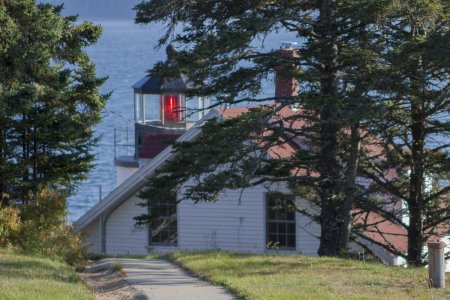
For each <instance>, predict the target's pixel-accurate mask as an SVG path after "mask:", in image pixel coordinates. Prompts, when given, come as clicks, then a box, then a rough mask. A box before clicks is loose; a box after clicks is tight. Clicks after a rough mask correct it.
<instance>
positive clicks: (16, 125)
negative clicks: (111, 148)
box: [0, 0, 107, 202]
mask: <svg viewBox="0 0 450 300" xmlns="http://www.w3.org/2000/svg"><path fill="white" fill-rule="evenodd" d="M61 10H62V6H52V5H49V4H36V3H35V1H34V0H2V1H0V24H1V29H0V36H1V37H0V66H1V68H0V136H1V138H0V168H1V172H0V195H2V197H3V198H4V199H10V200H13V201H14V202H28V201H30V200H32V199H33V195H34V194H35V193H36V192H37V191H38V190H40V189H41V188H43V187H53V188H56V189H65V190H67V191H71V189H72V188H73V187H75V185H76V184H77V183H78V182H79V181H80V180H81V179H83V178H85V176H86V174H87V172H88V171H89V170H90V169H91V167H92V161H93V159H94V156H93V154H92V149H93V148H92V147H93V146H94V144H95V142H96V138H94V132H93V126H94V125H95V124H97V123H98V122H99V121H100V120H101V117H100V112H101V110H102V108H103V106H104V104H105V101H106V99H107V95H100V94H99V90H98V88H99V86H100V85H101V84H102V83H103V82H104V80H105V79H104V78H98V77H97V76H96V74H95V66H94V64H93V63H92V62H91V61H90V60H89V57H88V56H87V54H86V52H85V48H86V47H87V46H90V45H92V44H94V43H95V42H96V41H97V40H98V38H99V36H100V34H101V31H102V29H101V27H100V26H96V25H93V24H92V23H90V22H83V23H77V19H76V17H61V15H60V13H61Z"/></svg>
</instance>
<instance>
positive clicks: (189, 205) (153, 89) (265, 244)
mask: <svg viewBox="0 0 450 300" xmlns="http://www.w3.org/2000/svg"><path fill="white" fill-rule="evenodd" d="M172 50H173V49H169V50H168V54H170V51H172ZM282 51H284V53H282V54H283V55H286V54H287V55H289V54H292V53H293V52H292V49H283V50H282ZM168 63H170V55H169V59H168ZM275 81H276V95H277V96H278V97H280V96H281V97H282V96H283V95H287V94H288V95H292V94H293V93H296V89H297V84H296V82H295V81H293V80H289V79H288V80H286V79H285V78H282V77H279V76H276V80H275ZM188 88H189V84H188V83H187V82H186V80H185V79H184V78H181V77H180V78H177V79H171V80H164V81H163V82H159V81H158V80H156V79H154V78H151V77H145V78H143V79H142V80H141V81H139V82H138V83H137V84H136V85H135V86H134V89H135V121H136V134H135V135H136V143H135V146H136V152H135V155H134V156H132V157H126V156H118V157H116V158H115V163H116V167H117V168H116V171H117V178H118V186H117V187H116V189H114V190H113V191H112V192H111V193H110V194H109V195H107V196H106V197H105V198H104V199H103V200H102V201H100V202H98V203H97V204H96V205H95V206H94V207H92V208H91V209H90V210H89V211H88V212H86V213H85V214H84V215H83V216H82V217H81V218H80V219H78V220H77V221H76V222H75V223H74V227H75V229H76V230H77V231H81V232H83V233H84V234H85V236H86V241H87V244H88V249H89V251H90V252H93V253H105V254H112V255H115V254H125V255H126V254H147V253H149V252H152V251H157V252H168V251H174V250H190V251H191V250H218V249H220V250H225V251H239V252H258V253H262V252H265V251H270V250H271V249H270V248H271V245H273V243H274V242H277V245H278V247H279V248H280V249H282V250H283V251H295V252H299V253H304V254H306V255H317V250H318V247H319V239H318V237H319V235H320V226H319V224H317V223H316V222H313V221H312V220H311V219H309V218H308V217H307V216H305V215H303V214H300V213H298V212H295V211H290V210H289V209H286V208H284V207H283V208H282V207H281V206H279V205H277V203H279V202H280V201H281V202H283V201H287V200H295V201H296V202H297V203H298V204H299V205H300V206H302V207H306V208H307V209H310V210H312V211H314V210H315V209H316V208H314V207H312V206H311V205H309V204H308V203H307V202H305V201H304V200H302V199H301V198H299V197H297V198H294V196H293V194H292V192H291V191H290V190H289V188H288V187H287V186H286V184H284V183H271V184H266V185H264V184H261V185H259V186H255V187H253V188H248V189H246V190H244V191H243V192H242V194H241V191H234V190H225V191H223V192H222V193H221V196H220V197H219V200H218V201H217V202H214V203H197V204H194V203H193V202H192V201H188V200H184V201H181V202H179V203H178V204H177V200H178V199H180V195H168V196H167V197H166V198H165V199H161V200H160V201H159V202H158V203H154V206H155V207H158V208H159V215H160V219H161V224H159V225H158V226H157V228H153V230H152V229H151V228H149V227H147V226H145V227H139V226H136V222H135V220H134V219H133V218H134V217H136V216H138V215H141V214H143V213H146V212H147V211H146V209H147V208H144V207H142V206H138V205H137V204H138V203H139V202H140V201H142V199H139V197H138V194H139V192H140V191H141V190H142V188H143V187H144V185H145V183H146V181H147V180H148V179H149V178H150V177H151V176H153V175H154V174H155V172H156V170H157V169H159V168H160V167H161V166H163V165H164V163H165V162H166V161H168V160H170V159H172V158H173V157H174V156H175V155H177V154H176V153H175V152H174V151H173V149H172V147H171V146H168V147H166V145H165V144H164V143H163V140H164V139H167V138H172V139H175V138H176V139H177V141H192V140H194V139H196V138H197V137H198V136H199V134H200V133H201V130H202V124H203V123H204V121H205V120H207V119H211V118H218V119H223V118H232V117H234V116H237V115H238V114H240V113H242V112H243V111H245V110H246V108H227V109H225V110H216V109H214V110H211V111H209V113H206V115H205V114H203V113H202V114H200V113H196V114H192V115H190V116H188V115H185V114H183V112H181V110H180V109H179V107H186V106H188V109H189V108H193V109H198V108H200V109H203V108H205V107H207V106H209V104H208V103H209V102H208V99H201V98H198V99H197V98H195V99H194V101H192V99H191V103H192V102H193V103H194V105H193V106H192V105H191V106H189V105H187V104H186V102H185V96H184V91H186V89H188ZM280 113H281V114H284V115H286V116H288V115H292V114H295V113H296V112H295V110H292V109H290V108H287V107H286V108H284V109H283V110H282V111H281V112H280ZM300 142H301V141H299V143H300ZM294 146H295V145H294ZM271 151H272V152H273V153H269V155H274V156H280V155H281V156H283V155H290V153H293V151H295V149H294V148H293V145H290V144H289V143H286V144H285V147H279V148H277V149H272V150H271ZM384 226H385V227H386V228H384V230H386V232H388V233H389V232H390V231H391V233H392V239H393V242H395V243H397V244H405V239H401V238H400V239H399V237H398V235H397V233H398V232H399V231H400V230H401V229H400V227H399V226H397V225H395V224H392V223H389V224H385V225H384ZM371 238H373V239H375V240H377V239H379V242H380V243H383V242H384V241H385V240H384V239H383V238H382V237H378V236H377V235H376V234H375V235H374V234H372V236H371ZM388 238H389V235H388ZM359 242H360V243H362V244H364V245H365V247H366V248H368V249H370V251H371V252H372V253H373V254H375V255H376V256H378V257H379V258H380V259H381V260H382V261H383V262H385V263H388V264H401V263H402V260H401V259H400V258H399V257H395V256H393V255H392V254H390V253H389V252H388V251H386V250H385V249H384V248H383V247H381V246H379V245H375V244H373V243H370V242H368V241H367V240H364V239H363V238H361V239H360V240H359ZM353 248H354V249H355V250H357V251H363V248H361V247H360V246H357V245H353Z"/></svg>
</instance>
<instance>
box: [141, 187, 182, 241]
mask: <svg viewBox="0 0 450 300" xmlns="http://www.w3.org/2000/svg"><path fill="white" fill-rule="evenodd" d="M169 197H173V199H174V200H175V201H174V203H170V202H169V201H167V199H168V198H167V199H166V200H165V201H161V200H160V199H159V200H158V201H157V202H156V203H157V205H156V206H155V207H154V208H153V209H155V208H156V209H158V211H160V208H161V207H162V206H163V205H164V206H165V207H166V211H167V210H168V209H169V208H168V206H169V205H173V209H174V213H173V214H172V215H170V216H167V215H166V216H163V217H161V216H158V220H159V224H161V223H162V222H164V221H165V220H169V221H170V220H171V219H172V220H174V221H175V224H174V227H175V229H164V231H167V232H169V233H168V234H169V235H170V233H171V232H174V233H175V235H176V236H175V239H176V240H175V242H173V243H168V242H161V241H153V231H154V230H153V228H152V227H153V226H152V225H151V224H149V226H148V238H149V246H150V247H153V246H166V247H173V246H178V207H177V206H178V203H177V196H176V194H175V193H174V194H172V195H170V196H169ZM153 204H155V202H153ZM149 214H150V218H152V217H151V209H150V211H149ZM168 225H170V222H169V223H168ZM159 226H160V225H159ZM159 226H158V227H157V228H159ZM159 234H160V232H159V233H158V235H159Z"/></svg>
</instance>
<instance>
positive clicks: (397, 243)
mask: <svg viewBox="0 0 450 300" xmlns="http://www.w3.org/2000/svg"><path fill="white" fill-rule="evenodd" d="M267 108H273V106H267ZM250 109H251V107H233V108H225V109H219V110H218V112H219V113H220V114H221V115H222V117H224V118H225V119H230V118H235V117H237V116H239V115H241V114H242V113H246V112H248V111H249V110H250ZM299 113H300V111H295V110H292V109H291V108H289V107H287V106H286V107H284V108H282V109H281V110H280V111H278V112H277V113H276V114H275V115H274V116H273V117H272V120H273V121H279V120H282V121H283V125H284V126H285V127H288V128H294V129H300V128H302V127H304V126H306V125H307V123H306V122H305V121H302V120H298V119H296V118H291V117H293V116H295V115H296V114H299ZM286 119H287V120H286ZM283 141H284V143H281V144H280V145H277V146H273V147H271V148H270V149H269V151H268V154H269V155H270V156H271V157H273V158H288V157H290V156H292V155H294V154H295V152H296V151H297V150H298V148H299V147H308V145H307V141H306V140H305V138H302V137H295V138H293V139H283ZM364 149H365V150H366V151H367V152H368V153H369V154H370V155H371V156H380V155H382V152H383V147H382V144H380V141H378V140H376V139H372V140H371V139H368V144H367V145H365V146H364ZM380 158H381V157H380ZM292 173H293V175H294V176H295V175H297V176H301V175H306V174H307V171H306V170H305V169H300V168H299V169H295V170H292ZM310 175H311V176H314V177H317V176H319V173H318V172H316V171H313V172H311V174H310ZM395 176H396V172H395V170H391V171H390V172H388V173H387V174H386V178H392V177H395ZM354 222H355V223H356V224H361V223H363V222H364V223H365V224H367V227H366V228H365V230H364V235H365V236H367V237H368V238H370V239H372V240H374V241H376V242H378V243H380V244H383V245H385V246H387V247H388V248H391V249H395V250H396V251H398V252H401V253H406V252H407V250H408V239H407V231H406V229H405V228H404V227H403V226H401V225H398V224H395V223H393V222H391V221H388V220H386V219H384V218H383V217H382V216H380V215H378V214H376V213H370V214H367V213H364V214H358V215H357V216H356V217H355V219H354ZM445 230H447V228H445ZM438 231H439V232H444V230H441V229H438ZM447 231H448V230H447ZM447 231H445V232H447ZM434 239H437V235H433V236H430V237H429V240H434Z"/></svg>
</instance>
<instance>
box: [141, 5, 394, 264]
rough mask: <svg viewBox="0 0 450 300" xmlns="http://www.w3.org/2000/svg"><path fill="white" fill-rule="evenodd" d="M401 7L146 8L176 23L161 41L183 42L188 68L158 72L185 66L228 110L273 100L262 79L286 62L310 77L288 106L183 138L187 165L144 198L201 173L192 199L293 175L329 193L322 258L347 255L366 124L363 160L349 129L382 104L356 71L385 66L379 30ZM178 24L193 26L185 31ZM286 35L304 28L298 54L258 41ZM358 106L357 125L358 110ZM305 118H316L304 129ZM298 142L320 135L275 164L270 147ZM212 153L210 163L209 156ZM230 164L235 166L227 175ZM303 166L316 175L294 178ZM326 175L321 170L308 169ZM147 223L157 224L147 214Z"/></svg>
mask: <svg viewBox="0 0 450 300" xmlns="http://www.w3.org/2000/svg"><path fill="white" fill-rule="evenodd" d="M390 4H391V1H335V0H321V1H308V0H307V1H275V2H273V1H271V2H267V1H250V2H249V1H245V2H242V1H199V2H192V1H181V0H171V1H170V0H169V1H162V0H149V1H143V2H142V3H141V4H139V5H137V7H136V9H137V16H136V21H137V22H138V23H141V24H147V23H151V22H161V21H163V22H165V23H166V25H167V30H166V31H165V33H164V35H163V36H162V38H161V40H160V45H162V44H164V43H166V42H168V41H170V42H174V43H176V44H178V45H179V46H180V51H179V53H178V54H177V55H176V56H175V58H176V62H177V64H176V70H167V69H165V68H166V67H167V66H164V65H163V64H158V65H156V66H155V67H154V68H153V69H152V73H153V74H154V75H159V76H164V75H166V76H170V75H172V74H173V73H172V72H181V73H184V74H186V75H187V76H188V78H190V79H191V80H192V81H193V85H194V86H196V87H198V88H196V89H195V90H193V91H192V93H194V94H198V95H203V96H212V95H213V96H215V98H216V99H217V102H216V105H218V106H220V105H235V104H239V103H246V102H248V101H252V102H253V103H258V102H260V103H267V101H268V100H273V98H271V99H267V98H265V99H261V98H257V97H256V95H257V94H258V93H259V92H260V91H261V82H262V80H263V79H265V78H267V77H268V75H269V74H271V73H273V72H274V70H276V69H277V68H279V67H280V66H283V68H284V70H283V73H284V75H285V76H292V77H294V78H296V79H297V80H298V81H299V82H300V90H299V93H298V95H292V96H286V97H283V98H282V99H275V100H276V101H277V103H278V105H276V106H264V107H260V108H255V109H252V110H250V112H248V113H247V114H243V115H241V116H240V117H238V118H235V119H234V120H229V121H225V122H222V123H220V122H219V123H216V122H212V123H210V124H208V126H205V127H204V134H203V135H202V136H201V137H200V138H199V140H198V141H196V142H194V143H192V144H189V143H188V144H181V145H176V149H177V150H179V153H180V154H179V156H178V160H176V162H177V163H174V164H172V163H171V162H170V163H169V164H168V165H167V166H166V167H165V168H163V169H162V170H161V172H160V174H159V177H156V178H153V179H151V180H150V182H149V183H148V186H147V189H146V191H145V192H144V193H143V195H142V196H143V197H144V198H146V200H147V203H146V205H151V199H152V197H156V196H155V195H157V194H158V193H160V192H161V191H169V190H170V189H173V188H175V187H177V185H178V186H179V185H180V184H182V183H183V182H185V181H186V180H188V179H189V177H191V178H192V177H193V178H198V179H201V180H198V181H196V184H194V185H190V186H189V188H188V189H187V192H186V194H185V196H189V197H190V198H191V199H193V200H195V201H207V200H214V199H215V197H217V193H218V191H219V190H220V189H222V188H243V187H246V186H251V185H254V184H261V183H262V182H265V181H286V182H289V183H290V184H292V185H300V186H308V187H309V188H310V189H311V190H312V191H313V193H314V194H317V195H318V199H315V200H316V201H315V203H316V204H318V206H319V207H320V211H321V212H320V216H317V220H318V222H320V225H321V228H322V231H321V240H320V248H319V254H320V255H327V256H336V255H338V254H339V251H340V249H341V248H347V246H348V243H349V235H350V228H351V226H350V222H351V208H352V206H353V203H352V202H353V198H355V193H356V189H355V188H354V182H355V178H356V176H355V173H356V170H357V169H358V158H359V150H358V149H359V131H358V129H359V126H354V127H355V128H354V132H355V134H356V138H355V140H354V143H356V144H355V146H356V147H355V149H354V150H353V152H352V153H353V154H352V155H351V156H347V155H346V152H345V149H346V145H347V144H346V140H345V139H346V138H344V137H343V136H345V134H344V131H345V129H346V128H348V127H349V126H350V123H351V124H353V125H355V124H359V121H360V120H364V118H365V117H366V116H367V114H370V113H371V108H372V107H373V105H372V104H371V103H370V102H371V100H370V98H369V97H367V95H368V93H369V91H370V89H371V88H370V80H369V79H368V78H367V77H364V76H363V75H361V74H360V73H358V72H355V70H358V69H359V70H370V69H371V68H370V66H371V65H372V64H376V63H377V57H378V54H377V52H376V51H377V37H376V34H375V33H374V32H373V31H372V29H373V28H374V24H376V22H377V20H378V19H379V18H380V17H381V16H383V15H384V13H385V12H386V11H387V10H388V9H389V7H390ZM177 28H182V30H181V32H178V31H176V30H175V29H177ZM277 31H288V32H294V33H296V34H297V36H298V37H299V39H300V40H301V44H300V46H299V49H298V55H297V56H294V57H289V58H287V57H282V56H281V57H280V55H279V54H278V53H277V52H276V51H274V52H271V51H264V50H261V49H258V48H257V47H255V46H254V45H255V44H254V43H255V41H256V42H257V41H261V40H263V39H264V38H265V37H266V35H267V34H269V33H274V32H277ZM369 73H370V72H369ZM362 74H365V73H362ZM361 97H363V98H364V97H365V98H364V100H361ZM366 100H368V101H366ZM290 105H294V106H296V107H298V108H301V111H300V112H299V113H298V114H294V115H292V116H290V117H288V118H284V119H281V118H282V117H281V116H280V113H279V112H280V111H281V110H282V109H283V108H284V107H286V106H290ZM364 107H365V108H367V109H363V108H364ZM369 108H370V109H369ZM352 110H353V114H352V115H353V119H352V120H351V121H350V122H349V121H348V120H347V116H349V115H351V112H352ZM354 110H356V111H357V112H358V113H355V111H354ZM301 120H307V122H306V123H305V125H304V126H303V127H302V129H301V130H298V128H297V129H295V128H292V126H291V125H292V124H293V123H295V122H296V121H301ZM289 124H291V125H289ZM214 126H215V127H214ZM224 132H227V133H228V134H229V135H225V134H223V133H224ZM268 132H270V134H267V133H268ZM286 133H289V135H286ZM297 137H306V138H307V139H308V141H309V143H310V151H303V150H302V149H300V150H298V151H297V152H296V153H295V155H293V156H291V157H289V158H281V157H280V158H279V159H267V156H265V155H263V154H261V153H264V151H270V149H271V147H272V146H283V143H286V142H289V141H290V140H291V141H292V140H293V139H295V138H297ZM205 141H207V143H206V142H205ZM246 141H247V142H246ZM248 141H252V142H250V143H249V142H248ZM185 151H186V153H187V154H186V155H184V154H183V153H184V152H185ZM209 153H212V154H209ZM202 154H203V155H205V156H204V157H207V158H208V159H205V158H203V159H202V158H201V155H202ZM343 157H346V159H349V158H351V159H352V163H351V164H346V163H344V162H343V161H342V159H343ZM225 163H227V164H226V166H227V168H225V170H224V171H217V170H222V169H220V168H219V169H217V167H218V166H223V165H224V164H225ZM300 169H302V170H303V171H304V172H301V173H299V172H297V173H295V174H294V173H293V171H294V170H300ZM346 170H348V172H347V171H346ZM189 172H190V173H189ZM314 172H316V173H317V172H318V174H320V176H318V177H317V176H316V177H314V176H308V175H309V174H312V173H314ZM344 186H346V188H343V187H344ZM165 189H167V190H165ZM344 190H345V191H344ZM305 213H307V212H305ZM138 219H139V220H140V221H141V222H145V219H146V216H145V215H143V216H141V217H140V218H138Z"/></svg>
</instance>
